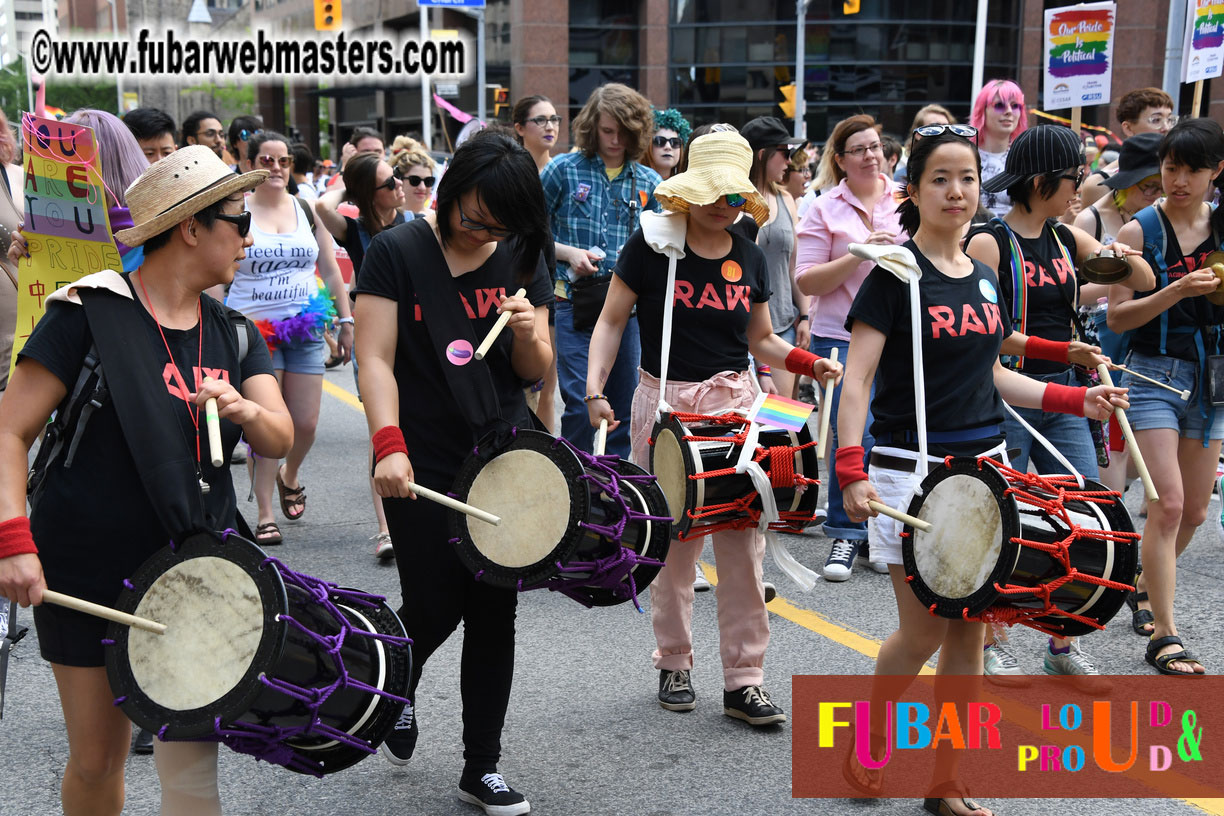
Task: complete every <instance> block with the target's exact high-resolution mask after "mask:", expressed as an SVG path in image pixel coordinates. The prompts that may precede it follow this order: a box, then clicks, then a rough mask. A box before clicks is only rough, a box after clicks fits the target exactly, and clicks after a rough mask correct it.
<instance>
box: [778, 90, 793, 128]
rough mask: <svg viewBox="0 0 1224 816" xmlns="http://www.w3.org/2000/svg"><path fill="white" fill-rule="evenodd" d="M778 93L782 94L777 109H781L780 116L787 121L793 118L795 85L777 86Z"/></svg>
mask: <svg viewBox="0 0 1224 816" xmlns="http://www.w3.org/2000/svg"><path fill="white" fill-rule="evenodd" d="M778 91H779V92H781V94H782V101H781V102H779V103H778V107H779V108H781V109H782V115H783V116H785V117H786V118H787V119H794V118H795V83H793V82H792V83H791V84H789V85H779V86H778Z"/></svg>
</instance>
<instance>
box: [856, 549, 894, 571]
mask: <svg viewBox="0 0 1224 816" xmlns="http://www.w3.org/2000/svg"><path fill="white" fill-rule="evenodd" d="M866 543H867V542H866V541H864V542H863V544H864V545H865V544H866ZM870 552H871V551H870V550H869V549H868V548H867V547H866V546H860V547H859V551H858V560H860V561H866V562H867V566H869V567H871V569H872V571H873V572H878V573H880V574H881V575H887V574H888V565H887V564H885V563H884V562H883V561H872V560H871V556H870V555H869V554H868V553H870Z"/></svg>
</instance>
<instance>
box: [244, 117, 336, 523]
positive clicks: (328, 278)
mask: <svg viewBox="0 0 1224 816" xmlns="http://www.w3.org/2000/svg"><path fill="white" fill-rule="evenodd" d="M246 160H247V161H248V162H249V163H250V164H251V165H252V166H254V167H255V168H256V169H258V170H262V171H264V172H267V173H268V180H267V181H265V182H264V183H263V184H261V185H260V186H259V187H258V188H257V189H256V190H255V192H254V193H252V194H251V195H250V196H249V197H248V198H247V202H246V209H247V211H248V212H249V213H250V214H251V236H252V238H253V240H254V246H252V247H251V249H250V250H249V251H248V252H247V257H246V258H245V259H243V261H242V263H241V264H239V266H238V272H237V274H235V275H234V282H233V283H232V284H231V285H230V289H229V294H228V295H227V296H226V301H225V302H226V305H227V306H230V307H231V308H234V309H237V310H238V311H240V312H242V313H243V314H244V315H246V316H247V317H249V318H251V319H252V320H254V321H255V322H256V324H257V325H258V326H259V328H260V331H261V332H262V333H263V335H264V338H265V339H266V340H267V344H268V348H269V350H270V351H271V352H272V367H273V369H275V371H276V377H277V380H278V381H279V382H280V386H281V392H282V393H283V394H284V398H285V403H286V404H287V405H288V406H289V413H290V415H291V416H292V417H293V428H294V439H293V448H292V449H291V450H290V451H289V454H288V455H287V456H286V457H285V463H284V466H283V467H281V466H280V462H279V459H267V458H264V457H262V456H256V457H255V476H254V479H253V485H254V490H255V500H256V502H258V505H259V520H258V523H257V526H256V527H255V543H257V544H260V545H270V544H280V543H281V542H282V541H283V540H284V539H283V536H282V533H281V529H280V526H279V525H278V524H277V523H276V520H275V514H274V512H273V504H272V490H273V487H274V486H275V488H276V491H277V493H278V494H279V497H280V506H281V512H282V513H284V515H285V518H287V519H289V520H290V521H296V520H298V519H300V518H301V517H302V515H303V514H304V513H305V512H306V491H305V488H304V487H303V485H302V483H301V480H300V478H299V472H300V469H301V467H302V462H303V460H304V459H305V458H306V454H307V452H308V451H309V450H310V447H311V445H313V444H314V437H315V428H316V426H317V425H318V422H319V403H320V401H321V399H322V396H323V370H324V369H323V349H324V342H323V331H324V329H325V328H326V327H327V326H330V325H331V321H332V320H333V319H334V318H335V317H336V316H337V315H339V321H338V322H339V323H340V330H339V332H338V334H337V337H336V343H337V351H338V353H339V355H340V357H341V359H342V360H344V361H346V362H347V360H348V359H349V354H350V352H351V349H352V346H353V318H352V315H351V309H350V305H349V299H348V297H347V295H346V292H345V290H344V280H343V278H341V276H340V268H339V267H338V266H337V265H336V257H335V251H334V249H333V246H332V241H331V236H329V235H328V234H327V232H326V230H318V229H317V228H316V219H315V214H314V211H313V210H312V209H311V207H310V205H309V204H308V203H306V202H304V201H302V200H301V199H298V198H294V197H293V196H291V195H289V191H288V183H289V178H290V174H291V173H292V172H293V156H291V155H290V153H289V140H288V139H287V138H286V137H284V136H282V135H281V134H279V133H276V132H274V131H270V130H264V131H261V132H260V133H257V134H255V135H253V136H251V137H250V139H249V140H248V141H247V158H246ZM316 264H317V267H318V269H317V273H318V276H319V277H320V278H322V280H323V285H320V284H319V283H318V282H317V281H316V278H315V275H316Z"/></svg>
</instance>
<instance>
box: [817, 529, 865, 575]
mask: <svg viewBox="0 0 1224 816" xmlns="http://www.w3.org/2000/svg"><path fill="white" fill-rule="evenodd" d="M862 543H864V542H860V541H847V540H846V539H844V538H835V539H833V546H832V547H830V548H829V557H828V559H827V560H826V561H825V565H824V569H823V570H822V571H821V572H822V574H823V575H824V579H825V580H826V581H845V580H846V579H847V578H849V577H850V571H851V570H852V569H853V568H854V557H855V556H856V555H857V554H858V549H859V545H860V544H862Z"/></svg>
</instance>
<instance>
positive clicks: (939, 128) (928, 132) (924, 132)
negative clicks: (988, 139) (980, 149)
mask: <svg viewBox="0 0 1224 816" xmlns="http://www.w3.org/2000/svg"><path fill="white" fill-rule="evenodd" d="M944 132H949V133H953V134H955V135H957V136H963V137H965V138H966V139H972V138H973V137H974V136H976V135H978V130H977V128H975V127H973V126H972V125H923V126H922V127H920V128H914V133H915V134H916V135H918V136H938V135H939V134H941V133H944Z"/></svg>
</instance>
